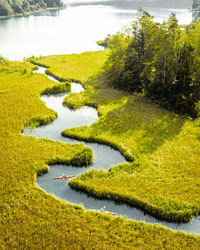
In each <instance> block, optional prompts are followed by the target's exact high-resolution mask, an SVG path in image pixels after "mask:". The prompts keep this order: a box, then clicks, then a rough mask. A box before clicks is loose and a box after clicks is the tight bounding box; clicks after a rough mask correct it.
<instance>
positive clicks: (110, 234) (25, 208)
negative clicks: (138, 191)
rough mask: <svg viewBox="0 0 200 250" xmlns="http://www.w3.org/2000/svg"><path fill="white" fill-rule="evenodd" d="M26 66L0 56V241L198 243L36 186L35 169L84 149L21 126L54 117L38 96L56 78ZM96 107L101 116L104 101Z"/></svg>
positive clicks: (33, 244) (51, 245)
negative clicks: (74, 202)
mask: <svg viewBox="0 0 200 250" xmlns="http://www.w3.org/2000/svg"><path fill="white" fill-rule="evenodd" d="M94 55H95V53H94ZM97 55H98V54H97ZM97 57H98V56H97ZM32 69H33V67H32V66H31V65H30V64H28V63H20V62H8V61H3V62H1V63H0V91H1V92H0V93H1V95H0V145H1V146H0V147H1V150H0V215H1V216H0V248H1V249H116V248H119V249H123V248H124V249H135V248H138V249H156V248H157V249H164V248H168V249H172V248H175V249H191V248H192V249H199V247H200V237H198V236H194V235H188V234H184V233H180V232H177V233H175V232H173V231H171V230H167V229H164V228H162V227H161V226H159V225H148V224H146V223H138V222H134V221H131V222H130V221H126V220H125V219H124V218H119V217H117V218H112V217H110V216H108V215H102V214H100V213H96V212H85V211H84V209H83V208H82V207H81V206H73V205H70V204H68V203H66V202H63V201H61V200H59V199H56V198H55V197H54V196H52V195H49V194H47V193H46V192H44V191H42V190H41V189H39V188H38V187H37V185H36V175H37V174H39V175H41V174H43V173H45V172H46V171H48V166H47V164H53V163H56V162H57V163H66V164H67V163H70V162H72V163H73V160H76V161H77V159H78V157H79V156H81V159H82V154H79V153H84V152H85V150H86V147H84V146H83V145H82V144H73V145H70V144H64V143H59V142H54V141H50V140H48V139H38V138H35V137H31V136H30V137H28V136H23V135H22V134H21V131H22V130H23V129H24V128H25V126H26V124H28V121H30V120H31V119H32V121H33V125H39V124H40V123H41V122H44V123H46V122H49V120H48V117H52V118H50V119H54V118H55V117H56V113H55V112H54V111H52V110H49V109H47V108H46V106H45V104H44V103H43V102H42V101H41V100H40V98H39V97H40V94H41V93H42V91H44V89H46V88H50V87H52V86H54V84H55V83H53V82H52V81H50V80H48V79H47V78H46V77H45V76H43V75H40V74H33V73H32ZM109 91H110V93H112V92H111V90H109ZM121 95H122V94H121V93H119V96H121ZM102 99H103V97H102ZM109 102H110V101H108V100H107V101H106V102H105V103H107V106H106V107H107V108H106V111H105V112H106V113H107V114H109V112H111V111H112V105H110V106H109ZM124 105H126V101H125V99H124V101H123V100H122V101H120V102H119V103H118V101H117V98H116V97H115V107H117V108H119V109H120V108H122V107H123V106H124ZM99 108H100V107H99ZM102 108H103V106H102ZM100 112H101V113H102V117H103V115H104V111H103V109H100ZM33 117H35V120H34V118H33ZM45 119H46V120H45ZM35 122H38V124H35ZM100 132H101V130H100ZM108 139H109V138H108ZM86 151H87V150H86ZM90 152H91V151H90ZM87 156H88V154H87V153H86V160H87V159H88V158H87ZM149 160H151V159H149ZM74 164H77V162H74ZM66 168H67V166H66ZM126 169H127V170H126V172H127V174H128V171H129V168H128V167H127V168H126ZM121 171H123V172H125V168H124V169H123V170H122V169H120V167H119V168H117V169H116V173H117V172H118V173H117V175H118V176H119V178H120V175H121ZM131 171H132V170H131ZM141 171H143V170H142V169H141ZM103 175H104V174H103ZM103 175H102V176H103ZM130 176H131V174H130ZM113 177H114V178H115V175H113ZM110 180H111V181H112V178H110ZM97 181H98V178H97ZM122 184H123V183H122ZM105 185H107V184H106V182H105ZM114 188H115V187H114Z"/></svg>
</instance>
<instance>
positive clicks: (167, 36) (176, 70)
mask: <svg viewBox="0 0 200 250" xmlns="http://www.w3.org/2000/svg"><path fill="white" fill-rule="evenodd" d="M107 40H108V39H107ZM107 42H108V44H109V45H108V47H109V48H110V51H111V52H110V55H109V59H108V61H107V62H106V64H105V73H106V76H107V77H106V78H107V81H108V83H109V84H110V85H112V86H114V87H117V88H120V89H123V90H126V91H129V92H140V93H142V94H144V95H145V96H147V97H148V98H150V99H152V100H153V101H154V102H157V103H159V104H161V105H162V106H164V107H165V108H168V109H170V110H174V111H175V112H179V113H183V114H188V115H190V116H192V117H196V116H197V115H198V114H199V110H200V102H199V101H200V21H197V22H196V23H191V24H190V25H188V26H185V27H182V26H180V25H179V24H178V21H177V19H176V17H175V15H174V14H172V15H171V16H170V17H169V19H168V20H167V21H164V22H163V23H158V22H155V21H154V20H153V17H152V16H151V15H150V14H149V13H148V12H146V11H144V10H142V9H139V10H138V18H137V21H134V22H132V24H131V26H130V27H129V28H126V29H125V30H123V31H122V32H118V33H117V34H115V35H113V36H109V40H108V41H107Z"/></svg>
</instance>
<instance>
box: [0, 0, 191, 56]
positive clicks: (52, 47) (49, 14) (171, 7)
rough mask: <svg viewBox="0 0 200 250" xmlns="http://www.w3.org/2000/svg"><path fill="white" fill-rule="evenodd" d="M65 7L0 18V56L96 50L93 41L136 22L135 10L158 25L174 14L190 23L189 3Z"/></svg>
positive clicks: (116, 1)
mask: <svg viewBox="0 0 200 250" xmlns="http://www.w3.org/2000/svg"><path fill="white" fill-rule="evenodd" d="M67 6H68V8H66V9H64V10H52V11H43V12H40V13H35V14H32V15H28V16H21V17H11V18H4V19H0V55H3V56H5V57H7V58H9V59H13V60H22V59H23V58H24V57H28V56H31V55H35V56H38V55H53V54H70V53H80V52H84V51H90V50H99V47H98V46H97V45H96V41H97V40H100V39H103V38H104V37H105V36H106V35H107V34H113V33H115V32H116V31H117V30H119V29H120V27H122V26H123V25H126V24H128V23H130V22H131V21H132V20H135V19H136V12H137V8H138V7H143V8H144V9H145V10H148V11H149V12H150V13H151V14H152V15H153V16H155V20H156V21H160V22H162V21H163V20H164V19H167V18H168V17H169V15H170V14H171V13H172V12H174V13H176V16H177V18H178V20H179V22H180V23H185V24H187V23H190V22H191V20H192V13H191V12H190V11H189V8H190V9H191V7H192V0H176V1H174V0H146V1H144V0H136V1H134V0H107V1H106V0H96V1H95V0H93V1H92V0H69V1H67Z"/></svg>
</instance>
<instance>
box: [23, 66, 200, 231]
mask: <svg viewBox="0 0 200 250" xmlns="http://www.w3.org/2000/svg"><path fill="white" fill-rule="evenodd" d="M38 72H40V73H42V72H44V69H40V70H39V71H38ZM50 79H52V77H50ZM81 91H84V89H83V88H82V86H81V85H80V84H76V83H72V89H71V92H73V93H79V92H81ZM67 94H68V93H67ZM65 96H66V93H64V94H58V95H51V96H42V97H41V99H42V100H43V101H44V102H45V103H46V105H47V107H48V108H51V109H54V110H55V111H57V113H58V117H57V119H56V120H55V121H54V122H52V123H51V124H48V125H46V126H41V127H39V128H36V129H34V130H30V129H25V131H24V135H33V136H36V137H39V138H42V137H45V138H49V139H52V140H58V141H62V142H69V143H78V141H76V140H72V139H69V138H66V137H63V136H61V131H62V130H64V129H65V128H70V127H74V126H81V125H88V126H89V125H91V124H92V123H94V122H95V121H97V120H98V114H97V111H96V109H94V108H91V107H83V108H81V109H79V110H75V111H72V110H70V109H69V108H66V107H64V106H63V105H62V103H63V100H64V98H65ZM85 145H86V146H89V147H91V148H92V150H93V152H94V163H93V164H92V165H91V166H89V167H75V166H71V165H69V166H65V165H53V166H51V167H50V171H49V172H48V173H46V174H44V175H43V176H40V177H38V180H37V184H38V185H39V186H40V187H41V188H42V189H44V190H45V191H47V192H48V193H51V194H53V195H55V196H56V197H59V198H60V199H63V200H66V201H67V202H71V203H73V204H80V205H82V206H84V208H85V209H87V210H97V211H98V210H100V209H101V208H103V207H104V206H105V209H106V210H107V211H110V212H115V213H116V214H117V215H122V216H126V218H128V219H134V220H137V221H145V222H147V223H160V224H162V225H163V226H166V227H168V228H171V229H174V230H183V231H185V232H190V233H197V234H200V216H197V217H196V218H194V219H193V220H192V222H190V223H182V224H179V223H170V222H164V221H161V220H159V219H156V218H154V217H152V216H150V215H148V214H146V213H144V212H143V211H142V210H140V209H138V208H135V207H131V206H129V205H126V204H118V203H116V202H114V201H109V200H105V199H97V198H94V197H92V196H89V195H87V194H85V193H84V192H79V191H76V190H74V189H72V188H70V187H69V186H68V185H67V183H68V180H53V179H52V178H53V177H58V176H61V175H78V174H81V173H84V172H86V171H88V170H89V169H105V170H108V169H109V168H110V166H114V165H117V164H119V163H122V162H125V159H124V157H123V156H122V155H121V154H120V153H119V152H118V151H117V150H114V149H112V148H111V147H108V146H106V145H100V144H97V143H85Z"/></svg>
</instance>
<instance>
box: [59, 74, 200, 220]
mask: <svg viewBox="0 0 200 250" xmlns="http://www.w3.org/2000/svg"><path fill="white" fill-rule="evenodd" d="M101 82H102V85H101ZM97 83H98V84H97ZM96 86H97V88H96V89H95V87H96ZM94 89H95V90H94ZM79 100H80V102H79ZM65 103H66V104H67V105H71V106H74V107H75V108H76V107H79V106H80V105H83V104H87V103H95V104H96V106H98V112H99V114H100V119H99V120H98V121H97V122H96V123H94V124H93V125H92V126H91V127H87V126H84V127H79V128H72V129H67V130H65V131H64V132H63V135H65V136H69V137H72V138H79V139H84V140H87V141H98V142H100V143H106V144H108V145H111V146H113V147H115V148H118V149H119V150H120V151H121V152H122V153H123V154H124V156H125V157H126V158H127V159H128V160H132V161H133V162H132V163H129V164H125V165H122V166H118V167H116V168H115V169H112V171H109V172H108V173H104V174H102V173H99V172H98V171H92V173H90V174H85V175H82V176H80V177H78V178H77V179H74V180H72V181H71V182H70V185H71V186H72V187H74V188H79V189H82V190H85V191H87V192H89V193H92V194H93V195H96V196H98V197H107V198H111V199H115V200H118V201H125V202H128V203H130V204H133V205H136V206H139V207H141V208H143V209H144V210H145V211H147V212H149V213H151V214H153V215H154V216H156V217H159V218H163V219H165V220H171V221H189V220H191V218H192V217H193V216H195V215H197V214H198V213H199V212H200V208H199V204H200V198H199V184H200V183H199V177H200V168H199V166H200V159H199V155H200V140H199V135H200V127H199V125H198V124H199V121H198V120H196V121H192V120H190V119H188V118H187V117H184V116H179V115H177V114H174V113H171V112H168V111H167V110H164V109H162V108H160V107H159V106H157V105H155V104H153V103H151V102H149V101H147V100H145V99H144V97H142V96H134V95H128V94H126V93H122V92H121V91H118V90H114V89H112V88H110V87H108V86H106V85H105V84H104V83H103V80H102V77H101V78H100V79H98V80H93V81H90V82H88V85H87V86H86V91H85V92H84V93H80V94H73V95H69V96H68V97H67V98H66V100H65Z"/></svg>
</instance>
